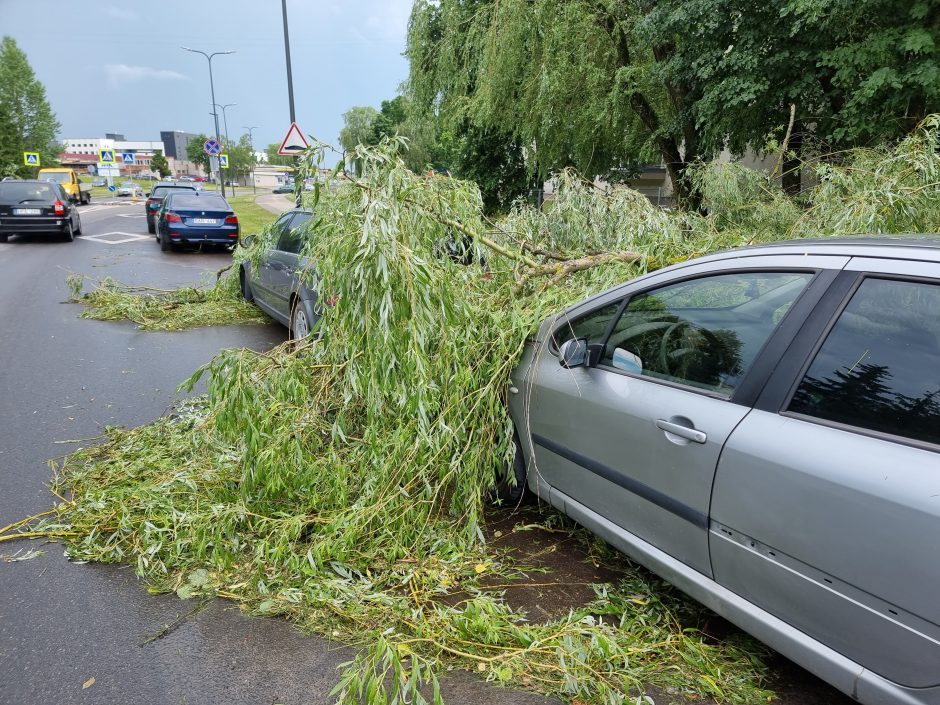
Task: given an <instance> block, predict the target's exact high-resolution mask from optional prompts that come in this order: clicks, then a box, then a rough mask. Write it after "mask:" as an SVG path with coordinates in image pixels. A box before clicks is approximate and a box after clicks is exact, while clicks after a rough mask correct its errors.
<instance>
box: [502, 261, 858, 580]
mask: <svg viewBox="0 0 940 705" xmlns="http://www.w3.org/2000/svg"><path fill="white" fill-rule="evenodd" d="M797 259H798V258H786V257H783V258H773V257H771V258H764V261H763V266H764V267H767V268H762V267H761V264H762V262H761V261H756V262H751V263H749V264H750V265H751V266H750V267H747V266H745V264H740V263H730V264H729V263H723V267H724V268H723V269H721V270H718V271H715V266H714V263H711V264H709V265H703V267H702V269H696V268H695V267H690V268H687V269H686V270H684V271H683V272H682V274H681V281H678V282H670V280H669V279H666V280H659V281H656V280H654V281H653V283H647V284H646V287H644V288H643V289H642V290H640V291H629V292H626V293H627V297H626V299H625V302H624V306H623V311H622V313H620V314H619V317H618V318H617V319H616V321H615V323H613V324H612V325H611V326H610V330H609V332H608V333H607V339H606V344H605V345H604V346H603V350H601V351H600V353H599V354H600V361H599V363H598V364H597V366H596V367H580V368H574V369H565V368H563V367H561V366H560V364H559V360H558V358H557V357H556V356H555V355H554V354H551V347H550V346H549V348H548V349H546V350H543V351H542V352H541V354H539V355H538V361H537V362H536V363H535V364H534V365H533V366H532V367H531V370H532V372H531V373H530V375H529V377H528V380H527V388H526V395H527V399H526V400H525V406H526V414H525V418H526V419H527V428H526V429H525V430H526V431H528V433H526V434H525V436H526V438H527V439H528V440H529V443H530V444H531V448H532V451H533V452H532V453H531V454H530V469H529V472H530V473H531V472H535V473H537V476H538V478H539V479H540V480H541V482H542V483H543V484H547V485H549V486H551V487H552V488H554V489H555V490H558V491H560V492H561V493H563V495H564V496H565V497H566V498H567V499H566V500H565V501H572V500H573V501H576V502H578V503H580V504H581V505H583V506H585V507H587V508H589V509H590V510H592V511H594V512H596V513H598V514H600V515H601V516H603V517H605V518H607V519H609V520H610V521H612V522H614V523H616V524H618V525H619V526H620V527H622V528H623V529H625V530H626V531H629V532H631V533H633V534H635V535H637V536H639V537H640V538H642V539H644V540H646V541H648V542H650V543H652V544H653V545H655V546H657V547H658V548H660V549H662V550H664V551H665V552H667V553H669V554H670V555H672V556H674V557H675V558H678V559H679V560H682V561H683V562H685V563H686V564H688V565H690V566H692V567H693V568H695V569H696V570H698V571H699V572H701V573H703V574H705V575H711V567H710V562H709V555H708V534H707V529H708V514H709V502H710V498H711V488H712V480H713V477H714V472H715V467H716V465H717V462H718V456H719V454H720V452H721V449H722V446H723V445H724V442H725V440H726V439H727V438H728V436H729V434H730V433H731V431H732V430H733V429H734V428H735V426H736V425H737V424H738V423H739V422H740V421H741V419H742V418H744V416H745V415H746V414H747V412H748V410H749V407H748V406H745V405H742V404H738V403H733V402H732V401H731V397H732V395H733V394H734V393H735V390H736V389H737V388H738V386H739V385H741V383H742V382H743V380H744V379H745V375H746V373H747V372H748V370H749V368H750V366H751V363H752V362H753V361H754V360H755V358H756V357H757V355H758V353H759V351H760V350H761V348H762V347H763V346H764V344H765V342H766V341H767V339H768V338H769V337H770V336H771V334H772V333H773V332H774V330H775V329H776V327H777V325H778V323H779V322H780V321H781V320H782V319H783V317H784V316H785V314H786V311H787V310H788V308H789V307H790V305H792V303H793V302H794V301H795V300H796V299H797V297H799V296H800V294H801V292H803V291H804V289H805V288H806V286H807V284H808V283H809V282H810V281H811V280H812V279H813V277H814V270H809V269H807V268H808V267H812V266H813V265H812V264H811V263H809V262H806V261H800V262H799V263H798V264H797V263H796V260H797ZM799 259H802V258H799ZM778 260H779V262H778ZM788 260H793V261H788ZM842 261H844V260H842ZM768 265H769V267H768ZM788 266H789V267H791V268H789V269H787V267H788ZM779 268H784V269H779ZM672 277H674V278H678V277H679V275H676V274H672ZM591 313H593V312H591ZM588 318H589V316H586V317H584V318H582V319H579V320H578V321H576V322H575V323H574V324H573V325H569V324H567V323H565V324H563V325H562V326H560V327H559V329H557V330H556V333H555V337H556V342H558V343H562V342H563V339H564V338H565V337H572V336H579V337H580V327H581V324H582V323H583V322H584V321H585V320H588ZM520 434H522V431H520ZM533 459H534V463H533V462H531V460H533Z"/></svg>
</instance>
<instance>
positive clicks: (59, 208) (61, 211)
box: [52, 201, 65, 215]
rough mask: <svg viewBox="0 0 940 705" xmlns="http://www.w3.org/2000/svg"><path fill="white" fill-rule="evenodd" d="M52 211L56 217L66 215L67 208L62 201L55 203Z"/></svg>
mask: <svg viewBox="0 0 940 705" xmlns="http://www.w3.org/2000/svg"><path fill="white" fill-rule="evenodd" d="M52 209H53V210H54V211H55V214H56V215H65V206H64V205H63V204H62V201H56V202H55V203H53V204H52Z"/></svg>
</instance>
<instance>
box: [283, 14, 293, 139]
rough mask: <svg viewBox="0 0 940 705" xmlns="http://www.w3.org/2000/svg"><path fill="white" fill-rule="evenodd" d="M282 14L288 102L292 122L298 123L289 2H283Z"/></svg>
mask: <svg viewBox="0 0 940 705" xmlns="http://www.w3.org/2000/svg"><path fill="white" fill-rule="evenodd" d="M281 14H282V15H283V17H284V55H285V56H286V57H287V100H288V101H289V103H290V121H291V122H296V121H297V118H296V116H295V114H294V78H293V76H292V75H291V69H290V32H289V30H288V29H287V0H281Z"/></svg>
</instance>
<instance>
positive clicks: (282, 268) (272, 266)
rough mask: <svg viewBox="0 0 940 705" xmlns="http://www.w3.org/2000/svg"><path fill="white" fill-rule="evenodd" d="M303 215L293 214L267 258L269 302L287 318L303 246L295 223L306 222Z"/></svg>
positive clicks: (300, 233) (301, 235)
mask: <svg viewBox="0 0 940 705" xmlns="http://www.w3.org/2000/svg"><path fill="white" fill-rule="evenodd" d="M304 216H305V214H303V213H295V214H294V217H293V219H292V220H291V222H290V223H289V224H288V226H287V228H285V230H284V233H283V234H282V235H281V239H280V240H279V241H278V244H277V248H276V249H275V251H274V252H272V253H271V257H270V258H269V260H268V263H269V269H268V276H269V277H270V281H271V287H270V291H271V302H272V305H273V306H274V308H275V309H277V311H278V313H280V314H281V315H283V316H285V317H287V318H290V313H291V312H290V299H291V294H292V293H293V292H294V290H295V289H296V283H297V275H298V272H297V269H298V263H299V253H300V250H301V248H302V246H303V234H302V232H301V231H300V230H299V229H298V228H297V223H298V221H301V220H302V221H303V222H306V218H305V217H304Z"/></svg>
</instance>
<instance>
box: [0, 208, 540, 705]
mask: <svg viewBox="0 0 940 705" xmlns="http://www.w3.org/2000/svg"><path fill="white" fill-rule="evenodd" d="M81 213H82V224H83V227H84V234H83V237H82V238H79V239H77V240H76V241H75V242H73V243H65V242H52V241H49V240H47V239H45V238H42V237H39V236H34V237H31V238H13V239H11V241H10V242H9V243H7V244H0V301H2V304H0V357H2V367H0V369H2V387H0V388H2V390H3V393H2V396H0V419H2V426H0V526H3V525H6V524H7V523H9V522H11V521H15V520H17V519H20V518H23V517H26V516H28V515H30V514H34V513H37V512H41V511H44V510H46V509H48V508H50V506H51V505H52V503H53V499H54V498H53V497H52V495H51V494H50V493H49V492H48V490H47V489H46V484H47V482H48V481H49V479H50V475H51V471H50V469H49V467H48V466H47V464H46V461H47V460H48V459H49V458H52V457H55V456H59V455H61V454H63V453H65V452H67V451H69V450H70V449H74V448H75V447H77V445H80V444H76V443H68V442H64V441H69V440H71V439H86V438H91V437H94V436H97V435H99V434H100V432H101V429H102V427H103V426H105V425H108V424H117V425H124V426H135V425H139V424H142V423H146V422H148V421H150V420H152V419H154V418H156V417H157V416H159V415H160V414H162V413H163V412H164V410H165V409H166V408H167V407H168V405H169V404H170V403H171V402H172V401H173V400H174V399H175V398H176V391H175V390H176V387H177V385H178V384H179V383H180V382H181V381H183V380H184V379H186V378H187V377H188V376H189V375H190V373H191V372H192V371H193V370H195V369H196V368H197V367H198V366H199V365H201V364H202V363H204V362H206V361H208V360H209V359H210V358H211V357H212V356H213V354H215V353H216V352H217V351H218V350H220V349H222V348H225V347H232V346H250V347H253V348H255V349H265V348H268V347H271V346H273V345H276V344H278V343H279V342H282V341H283V340H284V338H285V337H286V331H285V329H283V328H281V327H280V326H277V325H274V324H272V325H269V326H232V327H217V328H206V329H199V330H194V331H188V332H182V333H153V332H151V333H148V332H141V331H139V330H137V329H136V328H135V326H134V325H133V324H130V323H120V322H105V321H87V320H81V319H79V318H78V317H77V316H78V314H79V312H80V307H79V306H77V305H74V304H68V303H65V301H66V300H67V298H68V289H67V287H66V285H65V277H66V276H67V274H68V273H69V272H76V273H80V274H84V275H87V276H90V277H95V278H99V279H100V278H102V277H104V276H111V277H114V278H115V279H117V280H119V281H122V282H124V283H130V284H140V285H149V286H158V287H170V286H178V285H183V284H193V283H197V282H200V281H205V280H207V279H208V280H211V279H212V278H213V277H214V272H215V271H216V270H218V269H219V268H221V267H223V266H225V265H226V264H227V263H228V262H229V261H230V255H227V254H220V253H213V254H209V253H199V252H182V253H162V252H160V250H159V248H158V246H157V245H156V243H155V241H154V240H153V237H152V236H149V235H147V232H146V224H145V221H144V218H143V205H142V204H135V205H120V206H110V205H104V204H102V203H100V202H97V201H96V202H94V203H93V204H92V205H90V206H86V207H83V208H82V209H81ZM85 444H87V442H86V443H85ZM17 549H27V550H28V549H40V550H42V551H44V552H45V553H44V555H42V556H40V557H38V558H34V559H32V560H27V561H22V562H12V563H10V562H4V561H2V560H0V704H3V705H6V704H7V703H9V704H13V703H16V704H17V705H33V704H36V705H39V704H46V703H53V702H54V703H59V704H61V705H70V704H71V703H81V704H85V703H101V704H106V705H117V704H122V705H124V704H126V705H131V704H135V703H141V704H146V705H163V704H164V703H166V704H167V705H170V704H172V705H180V704H184V703H189V704H194V703H232V704H236V703H252V704H255V703H257V704H259V705H260V704H261V703H264V704H268V703H283V704H284V705H292V704H294V703H331V702H333V701H332V699H331V698H330V697H329V691H330V689H331V688H332V687H333V685H334V684H335V683H336V680H337V677H338V671H337V667H338V666H339V664H341V663H342V662H343V661H346V660H348V659H349V658H350V655H351V654H350V652H349V650H347V649H344V648H341V647H340V646H338V645H336V644H333V643H330V642H328V641H326V640H324V639H319V638H313V637H306V636H303V635H301V634H299V633H298V632H297V631H295V630H294V629H293V628H292V627H290V626H289V625H288V624H287V623H285V622H283V621H281V620H277V619H252V618H249V617H246V616H244V615H242V614H241V613H240V612H239V611H238V610H237V609H236V608H234V607H233V606H232V604H231V603H227V602H226V601H224V600H217V601H215V602H213V603H211V604H210V605H209V607H207V608H206V609H205V610H203V611H201V612H199V613H197V614H195V615H192V616H190V617H186V613H188V612H189V611H190V610H191V609H192V608H193V607H194V604H193V603H192V602H183V601H181V600H179V599H177V598H176V597H175V596H166V595H163V596H154V595H150V594H148V593H147V592H146V591H145V589H144V587H143V586H142V585H141V583H139V582H138V581H137V579H136V577H135V575H134V573H133V570H132V569H130V568H127V567H119V566H104V565H95V564H87V565H76V564H72V563H69V562H68V561H66V560H65V558H64V557H63V555H62V547H61V546H60V545H58V544H55V543H46V544H43V543H40V542H15V543H3V544H0V554H6V555H9V554H11V553H13V552H15V551H16V550H17ZM177 623H178V625H177V626H175V628H173V629H171V630H170V631H169V633H167V634H166V635H165V636H163V637H161V638H157V639H153V637H154V636H155V635H157V634H158V633H160V632H161V630H164V629H165V627H166V626H167V625H176V624H177ZM91 678H94V683H93V685H90V686H89V687H87V688H83V684H84V683H86V682H88V681H89V680H90V679H91ZM445 696H446V697H447V699H448V700H449V702H451V703H476V704H480V705H489V704H492V705H500V704H503V703H506V704H509V703H513V704H514V705H524V704H526V703H546V702H549V701H546V700H545V699H543V698H539V697H536V696H532V695H529V694H525V693H519V692H512V691H508V690H505V689H500V688H496V687H492V686H489V685H486V684H484V683H481V682H480V681H478V680H477V679H475V678H473V677H471V676H468V675H465V674H460V675H458V676H456V677H454V678H453V679H451V680H449V681H448V682H446V683H445ZM551 702H555V701H551Z"/></svg>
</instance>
